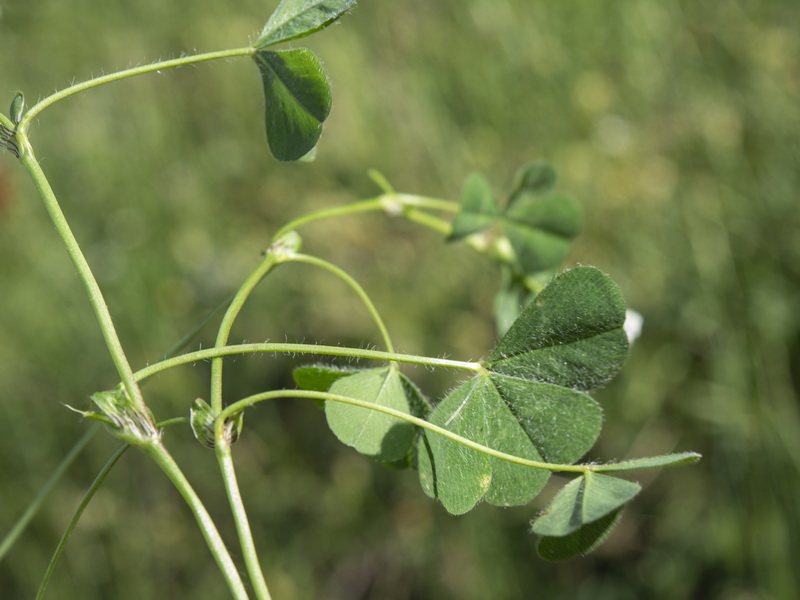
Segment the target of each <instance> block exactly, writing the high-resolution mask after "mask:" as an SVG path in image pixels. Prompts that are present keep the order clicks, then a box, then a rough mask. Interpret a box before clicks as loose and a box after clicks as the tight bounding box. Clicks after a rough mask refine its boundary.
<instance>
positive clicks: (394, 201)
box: [273, 193, 459, 239]
mask: <svg viewBox="0 0 800 600" xmlns="http://www.w3.org/2000/svg"><path fill="white" fill-rule="evenodd" d="M413 208H426V209H429V210H443V211H448V212H457V211H458V208H459V205H458V203H457V202H453V201H451V200H442V199H440V198H429V197H427V196H416V195H414V194H394V193H391V194H382V195H380V196H376V197H375V198H368V199H366V200H360V201H358V202H353V203H351V204H346V205H344V206H337V207H334V208H326V209H324V210H320V211H317V212H314V213H310V214H308V215H304V216H302V217H300V218H298V219H295V220H294V221H290V222H289V223H287V224H286V225H284V226H283V227H281V228H280V229H279V230H278V232H277V233H276V234H275V236H274V238H273V239H278V238H280V237H281V236H283V235H285V234H286V233H287V232H289V231H294V230H295V229H299V228H300V227H302V226H303V225H308V224H309V223H313V222H315V221H321V220H323V219H331V218H334V217H343V216H349V215H354V214H357V213H362V212H370V211H379V210H380V211H384V212H386V213H388V214H389V215H393V216H397V215H404V216H408V214H409V212H410V211H411V210H412V209H413Z"/></svg>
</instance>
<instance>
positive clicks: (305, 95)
mask: <svg viewBox="0 0 800 600" xmlns="http://www.w3.org/2000/svg"><path fill="white" fill-rule="evenodd" d="M254 58H255V61H256V64H257V65H258V68H259V70H260V72H261V79H262V81H263V84H264V99H265V102H266V107H265V116H266V126H267V140H268V142H269V148H270V150H271V151H272V154H273V155H274V156H275V158H277V159H278V160H298V159H300V158H302V157H304V156H305V155H306V154H308V153H309V152H311V151H312V149H313V148H314V146H315V145H316V143H317V141H319V137H320V135H321V134H322V123H323V122H324V121H325V119H327V118H328V114H329V113H330V110H331V90H330V85H329V84H328V79H327V77H326V76H325V72H324V71H323V69H322V65H321V64H320V62H319V59H318V58H317V56H316V55H315V54H314V53H313V52H311V50H309V49H307V48H298V49H296V50H285V51H278V52H270V51H261V52H257V53H256V54H255V55H254Z"/></svg>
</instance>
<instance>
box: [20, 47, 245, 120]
mask: <svg viewBox="0 0 800 600" xmlns="http://www.w3.org/2000/svg"><path fill="white" fill-rule="evenodd" d="M254 53H255V49H254V48H252V47H250V46H246V47H244V48H234V49H232V50H219V51H216V52H206V53H204V54H195V55H192V56H182V57H180V58H174V59H171V60H162V61H158V62H154V63H151V64H149V65H142V66H140V67H133V68H131V69H125V70H123V71H118V72H116V73H109V74H108V75H103V76H101V77H95V78H94V79H90V80H88V81H83V82H81V83H76V84H75V85H71V86H69V87H68V88H65V89H63V90H61V91H60V92H56V93H55V94H53V95H51V96H48V97H47V98H44V99H43V100H40V101H39V102H37V103H36V104H34V105H33V106H31V107H30V108H29V109H28V111H27V112H26V113H25V116H23V117H22V120H21V121H20V123H19V128H18V129H19V131H26V130H27V128H28V125H29V124H30V122H31V120H32V119H33V118H34V117H36V115H38V114H39V113H40V112H42V111H43V110H44V109H45V108H47V107H48V106H51V105H53V104H55V103H56V102H58V101H59V100H63V99H65V98H69V97H70V96H74V95H75V94H77V93H79V92H83V91H85V90H88V89H91V88H93V87H98V86H101V85H105V84H107V83H113V82H115V81H119V80H121V79H126V78H128V77H135V76H136V75H143V74H145V73H153V72H155V71H160V70H162V69H171V68H174V67H182V66H184V65H191V64H194V63H199V62H203V61H208V60H217V59H220V58H232V57H236V56H249V55H251V54H254Z"/></svg>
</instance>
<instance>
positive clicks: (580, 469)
mask: <svg viewBox="0 0 800 600" xmlns="http://www.w3.org/2000/svg"><path fill="white" fill-rule="evenodd" d="M277 398H310V399H316V400H326V401H327V400H329V401H333V402H342V403H344V404H350V405H352V406H358V407H360V408H366V409H369V410H375V411H378V412H382V413H384V414H387V415H390V416H392V417H397V418H398V419H402V420H403V421H408V422H409V423H412V424H414V425H416V426H418V427H422V428H423V429H427V430H428V431H432V432H433V433H437V434H439V435H441V436H443V437H446V438H447V439H449V440H451V441H453V442H456V443H458V444H461V445H462V446H466V447H467V448H472V449H473V450H477V451H478V452H482V453H484V454H488V455H489V456H492V457H494V458H499V459H500V460H505V461H508V462H512V463H515V464H518V465H523V466H525V467H532V468H534V469H545V470H547V471H571V472H573V473H585V472H586V471H591V470H593V468H594V466H593V465H562V464H555V463H546V462H541V461H537V460H529V459H527V458H522V457H520V456H514V455H513V454H508V453H506V452H501V451H499V450H494V449H493V448H489V447H488V446H484V445H483V444H479V443H478V442H473V441H472V440H470V439H468V438H465V437H462V436H460V435H458V434H456V433H453V432H452V431H448V430H447V429H444V428H443V427H439V426H438V425H434V424H433V423H430V422H428V421H426V420H425V419H420V418H419V417H415V416H413V415H409V414H408V413H404V412H401V411H399V410H395V409H393V408H389V407H388V406H381V405H379V404H375V403H373V402H365V401H364V400H357V399H356V398H350V397H348V396H340V395H338V394H331V393H328V392H314V391H309V390H274V391H271V392H263V393H261V394H255V395H253V396H249V397H247V398H244V399H243V400H239V401H238V402H234V403H233V404H231V405H229V406H228V407H227V408H226V409H225V410H223V411H222V412H221V413H220V415H219V416H218V417H217V421H218V422H219V423H224V422H225V421H226V420H227V419H228V418H230V417H231V416H233V415H235V414H236V413H238V412H241V411H243V410H244V409H245V408H247V407H248V406H252V405H253V404H255V403H257V402H263V401H264V400H275V399H277Z"/></svg>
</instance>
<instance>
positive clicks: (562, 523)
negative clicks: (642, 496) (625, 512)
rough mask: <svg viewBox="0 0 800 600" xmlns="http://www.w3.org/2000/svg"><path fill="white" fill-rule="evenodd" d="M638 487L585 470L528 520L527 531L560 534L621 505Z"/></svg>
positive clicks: (587, 522)
mask: <svg viewBox="0 0 800 600" xmlns="http://www.w3.org/2000/svg"><path fill="white" fill-rule="evenodd" d="M641 489H642V486H640V485H639V484H638V483H635V482H633V481H626V480H624V479H618V478H617V477H609V476H608V475H599V474H597V473H592V472H591V471H588V472H586V473H585V474H584V475H583V476H582V477H578V478H577V479H573V480H572V481H570V482H569V483H568V484H567V485H565V486H564V488H563V489H562V490H561V491H560V492H559V493H558V494H556V497H555V498H553V501H552V502H551V503H550V505H549V506H548V507H547V508H546V509H545V511H544V512H543V513H542V514H541V515H540V516H539V517H537V518H536V520H534V521H533V523H532V528H531V531H532V532H533V533H536V534H538V535H541V536H546V537H564V536H567V535H570V534H571V533H573V532H575V531H577V530H578V529H580V528H581V527H583V526H585V525H588V524H589V523H593V522H594V521H597V520H599V519H601V518H603V517H605V516H606V515H608V514H609V513H612V512H614V511H616V510H617V509H619V508H620V507H622V506H623V505H624V504H625V503H626V502H628V501H629V500H630V499H631V498H633V497H634V496H635V495H636V494H638V493H639V491H640V490H641Z"/></svg>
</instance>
